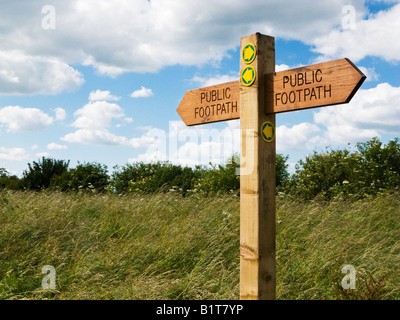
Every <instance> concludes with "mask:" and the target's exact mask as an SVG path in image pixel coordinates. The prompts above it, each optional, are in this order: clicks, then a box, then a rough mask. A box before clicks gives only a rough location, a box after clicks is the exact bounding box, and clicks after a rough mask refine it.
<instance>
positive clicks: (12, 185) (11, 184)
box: [0, 168, 21, 190]
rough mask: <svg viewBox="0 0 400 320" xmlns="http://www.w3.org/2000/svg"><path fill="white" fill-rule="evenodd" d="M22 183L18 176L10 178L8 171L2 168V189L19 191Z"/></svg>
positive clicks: (0, 174) (0, 177) (0, 187)
mask: <svg viewBox="0 0 400 320" xmlns="http://www.w3.org/2000/svg"><path fill="white" fill-rule="evenodd" d="M20 188H21V181H20V179H18V177H17V176H10V175H9V173H8V172H7V170H6V169H4V168H0V189H9V190H19V189H20Z"/></svg>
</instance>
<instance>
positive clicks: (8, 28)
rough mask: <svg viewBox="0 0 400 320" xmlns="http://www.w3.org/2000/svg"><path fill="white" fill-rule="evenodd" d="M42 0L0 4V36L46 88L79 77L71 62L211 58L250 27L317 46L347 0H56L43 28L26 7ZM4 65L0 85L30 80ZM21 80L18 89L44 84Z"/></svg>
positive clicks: (146, 63) (136, 63) (138, 63)
mask: <svg viewBox="0 0 400 320" xmlns="http://www.w3.org/2000/svg"><path fill="white" fill-rule="evenodd" d="M351 3H352V5H353V6H354V7H355V9H356V11H357V14H358V16H363V15H364V14H365V13H366V12H365V7H364V1H362V0H353V1H351ZM45 4H46V3H45V2H43V1H32V2H27V3H24V6H20V5H18V4H14V3H6V2H3V3H1V4H0V12H2V32H1V34H0V43H1V44H2V50H4V51H5V52H7V57H8V58H7V59H8V60H11V58H10V54H9V53H10V52H11V51H12V50H18V51H19V52H22V53H23V54H25V55H26V57H30V58H26V59H25V60H27V61H28V62H29V61H31V64H32V66H31V67H28V68H25V67H24V68H23V70H31V71H32V69H34V66H36V65H38V66H42V67H41V69H42V70H41V75H42V76H41V77H44V78H45V79H48V78H50V79H53V82H51V81H48V82H47V83H48V86H49V88H50V89H49V88H47V90H46V91H49V92H59V91H60V90H62V89H65V88H70V87H76V86H79V85H80V84H81V83H82V77H81V76H80V75H79V73H78V72H77V71H76V70H74V69H73V68H72V67H71V65H86V66H92V67H93V68H94V69H95V70H96V71H97V72H98V73H100V74H104V75H108V76H114V77H115V76H117V75H120V74H122V73H124V72H156V71H158V70H160V69H161V68H163V67H166V66H171V65H176V64H180V65H202V64H206V63H207V64H208V63H217V64H218V63H219V62H220V61H221V60H222V59H223V58H224V57H229V55H230V51H231V50H236V49H237V47H238V46H239V39H240V37H241V36H243V35H246V34H252V33H255V32H261V33H264V34H270V35H272V36H275V37H281V38H285V39H296V40H300V41H303V42H305V43H307V44H315V43H316V42H314V40H315V39H319V42H317V43H318V45H320V46H321V48H322V49H321V50H323V47H324V40H323V37H325V36H326V35H327V34H329V33H330V32H331V31H332V29H333V28H335V27H336V26H337V25H338V24H340V21H341V9H342V7H343V6H344V5H346V4H348V0H326V1H318V2H316V1H314V0H303V1H297V0H288V1H285V2H282V1H279V0H273V1H264V0H252V1H245V2H244V1H241V0H231V1H225V0H223V1H213V0H204V1H194V0H189V1H181V0H154V1H147V0H136V1H134V2H133V1H125V0H115V1H112V2H111V1H107V0H86V1H78V0H74V1H63V2H61V1H59V2H57V3H56V4H54V6H55V9H56V18H57V23H56V29H55V30H48V31H46V30H43V29H42V28H41V26H40V19H39V21H38V17H37V16H36V15H34V14H32V12H38V13H40V12H41V9H42V7H43V5H45ZM210 8H212V10H210ZM248 17H251V18H248ZM39 18H40V14H39ZM288 21H290V23H287V22H288ZM33 39H34V40H33ZM386 41H387V40H386ZM317 49H318V48H317ZM39 57H40V59H44V61H42V62H40V61H39V60H40V59H39ZM7 63H8V62H7ZM43 64H44V65H45V66H48V65H52V66H53V67H54V69H56V70H63V71H64V72H55V74H57V75H58V76H62V75H64V78H61V79H59V78H57V77H55V76H51V75H52V74H53V73H54V72H53V71H52V68H50V67H43ZM5 66H6V64H4V65H3V68H0V70H2V71H3V72H2V73H0V74H1V75H0V77H3V78H6V79H8V80H7V84H8V87H3V88H5V89H3V90H4V91H7V92H13V91H16V88H15V86H16V83H18V81H19V82H20V83H21V82H22V83H27V82H29V81H28V80H29V76H30V74H29V73H26V72H24V73H22V72H21V71H19V70H20V69H18V65H17V64H16V63H14V64H13V67H8V68H7V67H5ZM20 68H22V67H20ZM39 69H40V68H39ZM45 70H47V72H45ZM39 71H40V70H39ZM45 74H47V76H46V77H45V76H44V75H45ZM60 80H62V81H61V84H62V85H60ZM3 81H4V80H3ZM13 86H14V87H13ZM26 86H27V85H25V86H22V87H20V88H19V89H18V92H36V91H37V90H45V89H43V88H41V89H39V88H36V87H35V85H34V84H29V86H28V88H26ZM22 89H24V90H22Z"/></svg>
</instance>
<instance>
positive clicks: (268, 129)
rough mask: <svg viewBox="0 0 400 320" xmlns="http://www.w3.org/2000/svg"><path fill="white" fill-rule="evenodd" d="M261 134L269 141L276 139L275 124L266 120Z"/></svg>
mask: <svg viewBox="0 0 400 320" xmlns="http://www.w3.org/2000/svg"><path fill="white" fill-rule="evenodd" d="M261 135H262V137H263V139H264V140H265V141H267V142H272V141H274V139H275V126H274V125H273V124H272V122H269V121H265V122H264V123H263V124H262V126H261Z"/></svg>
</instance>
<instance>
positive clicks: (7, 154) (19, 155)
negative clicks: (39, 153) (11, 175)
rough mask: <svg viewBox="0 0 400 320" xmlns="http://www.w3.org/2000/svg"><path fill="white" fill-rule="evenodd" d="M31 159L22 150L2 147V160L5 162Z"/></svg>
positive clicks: (0, 157) (0, 148)
mask: <svg viewBox="0 0 400 320" xmlns="http://www.w3.org/2000/svg"><path fill="white" fill-rule="evenodd" d="M27 159H29V155H28V154H27V152H26V151H25V149H22V148H5V147H0V160H3V161H24V160H27Z"/></svg>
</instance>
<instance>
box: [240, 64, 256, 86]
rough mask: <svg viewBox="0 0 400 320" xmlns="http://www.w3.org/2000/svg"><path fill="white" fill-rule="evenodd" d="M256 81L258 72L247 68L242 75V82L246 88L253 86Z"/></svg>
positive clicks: (249, 67)
mask: <svg viewBox="0 0 400 320" xmlns="http://www.w3.org/2000/svg"><path fill="white" fill-rule="evenodd" d="M255 79H256V70H255V69H254V68H253V67H252V66H247V67H246V68H244V69H243V71H242V73H241V75H240V81H242V83H243V84H244V85H245V86H251V85H252V84H253V82H254V80H255Z"/></svg>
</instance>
